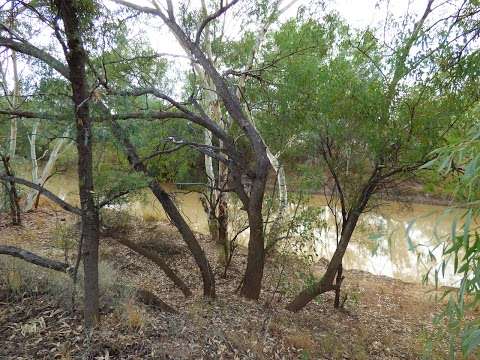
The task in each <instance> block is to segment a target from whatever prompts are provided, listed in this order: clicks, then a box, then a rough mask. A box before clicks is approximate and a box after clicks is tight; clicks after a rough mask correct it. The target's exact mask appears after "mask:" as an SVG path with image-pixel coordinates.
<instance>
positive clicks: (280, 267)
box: [0, 209, 447, 359]
mask: <svg viewBox="0 0 480 360" xmlns="http://www.w3.org/2000/svg"><path fill="white" fill-rule="evenodd" d="M72 221H73V219H72V218H70V216H69V215H67V214H65V213H64V212H62V211H54V210H52V209H45V210H42V211H37V212H35V213H29V214H26V215H25V217H24V225H23V226H22V227H12V226H11V225H8V219H5V218H4V219H1V221H0V243H1V244H9V245H16V246H20V247H22V248H25V249H28V250H30V251H33V252H36V253H39V254H42V255H44V256H48V257H50V258H53V259H58V260H63V259H64V253H63V251H62V250H61V249H59V248H58V246H56V245H55V242H54V239H53V235H52V234H53V233H54V231H53V229H54V227H55V224H58V223H63V222H72ZM109 233H110V234H111V232H109ZM114 234H115V233H114ZM117 234H118V236H129V238H130V239H131V240H135V241H138V242H139V243H142V244H145V245H146V246H149V248H150V249H152V251H158V253H159V254H163V256H165V257H166V259H168V261H169V263H170V264H171V265H172V266H173V267H174V268H176V269H177V271H178V273H179V274H180V275H181V277H182V278H183V279H185V280H186V281H187V283H188V284H189V286H190V287H191V288H192V290H194V293H195V295H194V296H193V297H192V298H190V299H184V298H183V296H182V294H181V292H180V291H178V290H177V289H175V288H173V286H172V284H171V283H170V282H169V281H168V279H167V278H166V277H165V276H164V275H163V273H162V272H161V271H160V270H159V269H158V268H157V267H155V265H153V264H152V263H150V262H149V261H148V260H146V259H144V258H142V257H140V256H138V255H136V254H135V253H133V252H132V251H130V250H129V249H127V248H125V247H124V246H122V245H120V244H119V243H117V242H116V241H115V239H114V237H115V236H117V235H114V236H113V237H104V238H103V239H102V241H101V256H102V258H103V259H104V260H106V261H109V262H111V263H113V264H114V266H115V268H116V269H117V271H118V272H119V273H120V275H121V279H122V282H125V283H130V284H133V285H134V286H135V287H137V288H145V289H148V290H150V291H152V292H153V293H155V294H156V295H157V296H158V297H160V298H161V299H163V300H164V301H166V302H167V303H168V304H170V305H171V306H173V307H174V308H175V309H176V310H177V311H178V312H179V314H178V315H173V314H165V313H162V312H160V311H157V310H155V309H151V308H148V307H145V306H142V305H140V304H136V303H133V302H128V303H127V304H124V306H123V307H121V308H120V310H118V309H117V310H115V309H114V308H113V307H112V306H110V305H109V304H108V302H106V301H104V306H103V308H102V318H101V324H100V326H99V327H98V329H96V331H95V333H94V334H93V336H92V338H91V340H90V341H89V340H88V339H86V338H85V336H84V333H83V328H82V319H81V318H82V316H81V312H80V311H79V310H78V309H77V310H75V311H73V312H71V311H70V309H69V308H68V306H66V305H65V304H63V303H61V302H60V301H59V300H58V298H57V297H55V296H52V295H51V294H49V293H48V292H44V291H42V289H34V290H32V291H30V292H25V293H23V294H11V293H10V292H9V289H8V287H7V286H6V282H5V276H3V274H2V276H0V359H77V358H81V357H82V354H84V353H85V351H86V349H89V351H90V353H91V355H92V358H95V359H419V358H421V356H422V353H423V351H424V349H425V345H426V343H427V340H428V338H429V337H430V335H432V334H433V333H434V330H435V331H437V332H438V331H441V329H440V328H434V326H433V325H432V324H433V321H432V320H433V317H434V316H435V314H437V313H438V312H439V311H440V305H439V304H437V303H436V302H435V301H434V299H433V297H434V295H435V294H438V293H439V292H433V291H432V289H431V288H427V287H424V286H422V285H420V284H411V283H405V282H402V281H399V280H394V279H391V278H387V277H379V276H374V275H372V274H369V273H365V272H360V271H354V270H352V271H346V273H345V276H346V279H345V281H344V289H345V290H344V293H345V294H347V295H348V298H347V300H346V303H345V308H344V309H342V310H334V309H333V305H332V304H333V300H332V294H327V295H324V296H321V297H320V298H318V299H317V300H316V301H315V302H312V303H311V304H309V305H308V306H307V307H306V308H305V309H304V310H303V311H301V312H299V313H297V314H294V313H291V312H288V311H286V310H284V306H285V304H286V303H287V302H288V300H289V299H291V298H292V296H293V294H295V293H296V292H297V291H298V289H300V288H301V287H303V286H304V285H305V283H308V278H309V277H308V276H307V275H306V274H305V273H306V272H307V271H305V265H303V264H302V263H301V262H300V261H299V260H298V259H292V258H287V257H285V256H280V255H275V256H274V257H273V258H271V259H269V260H268V262H267V264H266V271H265V280H264V286H263V291H262V296H261V299H260V300H259V301H258V302H250V301H245V300H244V299H242V298H240V297H238V296H237V295H236V291H235V290H236V288H237V286H238V283H239V281H240V279H241V275H242V274H243V270H244V267H245V261H246V256H245V253H244V252H242V251H240V252H239V253H238V254H237V255H236V257H235V258H234V262H233V265H232V268H231V270H230V271H229V273H228V276H227V278H226V279H222V278H221V275H220V274H221V273H222V269H221V268H220V267H217V269H216V272H217V293H218V299H217V300H215V301H205V300H204V299H202V297H201V283H200V276H199V274H198V271H197V269H196V267H195V264H194V262H193V261H192V259H191V257H189V256H188V253H187V252H186V251H185V248H184V247H183V245H181V244H182V242H181V240H180V238H179V237H178V235H177V233H176V232H175V231H174V229H173V228H171V227H170V226H169V225H167V224H157V223H145V222H142V221H140V220H139V221H136V223H135V226H128V225H125V226H121V227H120V228H119V230H118V232H117ZM199 237H200V239H201V243H202V246H203V247H204V249H205V250H206V252H207V255H208V257H209V259H210V261H211V262H212V263H215V259H216V256H215V253H214V251H215V246H214V244H212V243H211V242H210V241H209V239H207V238H205V237H203V236H201V235H199ZM156 244H161V245H159V248H158V249H156V246H157V245H156ZM179 244H180V245H179ZM166 248H167V249H168V251H166V250H165V249H166ZM321 270H322V266H321V265H320V264H316V265H315V266H314V267H313V269H312V273H320V272H321ZM307 273H309V272H307ZM437 334H438V333H437ZM434 337H435V339H436V340H435V339H434V341H435V342H434V346H433V348H434V358H438V359H441V358H446V357H447V355H446V348H447V346H446V344H445V340H444V339H443V337H442V336H434ZM438 338H440V339H441V340H440V341H439V340H438Z"/></svg>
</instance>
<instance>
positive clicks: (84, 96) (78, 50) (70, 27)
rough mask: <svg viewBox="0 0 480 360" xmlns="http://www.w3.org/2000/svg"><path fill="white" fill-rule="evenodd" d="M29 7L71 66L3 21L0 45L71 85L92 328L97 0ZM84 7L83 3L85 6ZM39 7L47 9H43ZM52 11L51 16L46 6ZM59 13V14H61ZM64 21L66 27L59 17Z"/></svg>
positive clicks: (95, 269)
mask: <svg viewBox="0 0 480 360" xmlns="http://www.w3.org/2000/svg"><path fill="white" fill-rule="evenodd" d="M38 6H39V7H38V8H37V7H34V6H30V5H29V6H27V8H28V10H29V11H31V12H32V13H33V14H34V15H36V16H37V17H38V18H39V20H40V21H41V22H43V23H45V22H46V23H47V24H49V25H51V27H52V28H53V29H54V35H55V37H56V40H57V41H58V43H59V45H60V46H61V48H62V50H63V55H64V56H65V60H66V63H67V65H65V64H64V63H62V62H61V61H60V60H57V59H56V58H54V57H53V56H52V55H50V54H49V53H48V52H46V51H45V50H42V49H41V48H38V47H36V46H34V45H32V44H31V43H30V42H28V40H27V39H26V38H22V37H21V35H20V34H18V33H17V32H16V31H15V30H13V29H11V28H10V27H9V26H8V25H7V24H5V23H2V32H3V35H2V36H0V45H2V46H4V47H7V48H9V49H11V50H12V51H16V52H19V53H23V54H25V55H27V56H32V57H34V58H36V59H38V60H40V61H41V62H43V63H44V64H45V65H47V66H49V67H51V68H52V69H54V70H56V71H57V72H58V73H59V74H60V75H62V76H63V77H64V78H66V79H67V80H68V81H69V82H70V85H71V91H72V102H73V109H72V110H73V111H72V113H73V114H74V118H75V126H76V130H77V134H76V145H77V153H78V177H79V194H80V204H81V218H82V234H81V243H82V258H83V264H84V273H85V289H84V290H85V309H84V310H85V325H86V328H91V327H93V326H94V325H95V323H96V322H97V321H98V316H99V303H98V237H99V234H98V231H99V218H98V211H97V208H96V206H95V202H94V195H93V194H94V185H93V163H92V140H93V139H92V119H91V115H90V109H89V101H90V98H91V94H90V90H89V86H88V79H87V75H86V69H85V68H86V65H87V55H86V52H85V49H84V44H83V33H84V31H85V29H86V28H87V27H88V22H89V15H90V14H91V13H89V12H91V11H92V10H93V9H94V8H93V6H94V4H93V2H90V1H87V2H84V3H82V4H74V3H73V2H71V1H66V0H65V1H64V0H58V1H55V2H54V3H52V4H51V5H47V4H42V3H40V4H39V5H38ZM82 6H83V7H82ZM39 8H40V9H41V10H39ZM45 10H47V15H44V14H43V13H42V11H45ZM57 13H58V16H57ZM59 20H61V21H62V23H63V28H64V33H62V32H61V30H60V27H59V24H58V21H59Z"/></svg>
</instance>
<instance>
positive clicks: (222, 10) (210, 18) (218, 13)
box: [195, 0, 239, 45]
mask: <svg viewBox="0 0 480 360" xmlns="http://www.w3.org/2000/svg"><path fill="white" fill-rule="evenodd" d="M238 1H239V0H232V1H231V2H230V3H228V4H226V5H225V6H220V8H219V9H218V10H217V11H215V12H214V13H213V14H210V15H208V16H207V17H206V18H205V19H203V21H202V23H201V24H200V26H199V27H198V30H197V35H195V44H196V45H198V43H199V42H200V37H201V36H202V31H203V29H205V27H206V26H207V25H208V23H209V22H210V21H213V20H215V19H216V18H218V17H219V16H221V15H222V14H223V13H225V12H226V11H227V10H228V9H229V8H231V7H232V6H233V5H235V4H236V3H237V2H238Z"/></svg>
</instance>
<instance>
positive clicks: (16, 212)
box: [1, 155, 22, 225]
mask: <svg viewBox="0 0 480 360" xmlns="http://www.w3.org/2000/svg"><path fill="white" fill-rule="evenodd" d="M1 157H2V162H3V167H4V168H5V174H6V176H7V177H10V179H9V180H8V183H7V182H6V183H5V188H6V190H7V192H8V199H9V203H10V213H11V215H12V224H13V225H21V224H22V218H21V215H20V204H19V198H18V192H17V187H16V185H15V180H14V179H12V178H13V176H14V174H13V172H12V170H11V168H10V156H8V155H7V156H4V155H2V156H1Z"/></svg>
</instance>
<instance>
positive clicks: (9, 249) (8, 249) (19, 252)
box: [0, 245, 69, 272]
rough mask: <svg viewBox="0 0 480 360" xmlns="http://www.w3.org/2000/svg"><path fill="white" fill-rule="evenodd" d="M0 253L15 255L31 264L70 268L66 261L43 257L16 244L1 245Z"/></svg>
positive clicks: (56, 268)
mask: <svg viewBox="0 0 480 360" xmlns="http://www.w3.org/2000/svg"><path fill="white" fill-rule="evenodd" d="M0 254H2V255H9V256H13V257H16V258H19V259H22V260H25V261H27V262H29V263H31V264H35V265H38V266H41V267H44V268H47V269H52V270H56V271H60V272H67V270H68V268H69V266H68V264H66V263H62V262H60V261H56V260H50V259H47V258H44V257H41V256H39V255H36V254H34V253H31V252H30V251H27V250H24V249H21V248H18V247H16V246H9V245H0Z"/></svg>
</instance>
